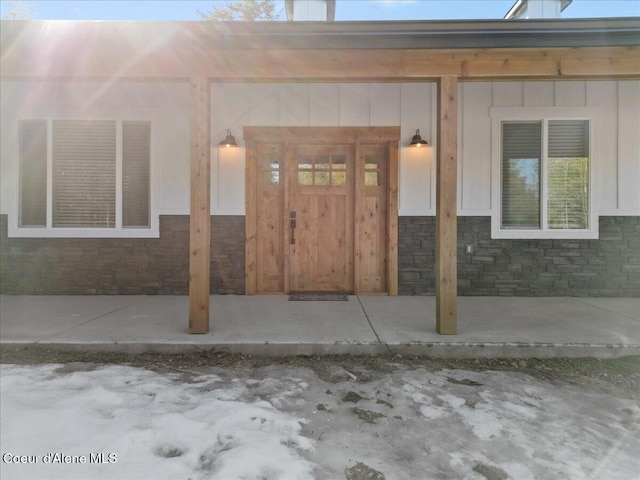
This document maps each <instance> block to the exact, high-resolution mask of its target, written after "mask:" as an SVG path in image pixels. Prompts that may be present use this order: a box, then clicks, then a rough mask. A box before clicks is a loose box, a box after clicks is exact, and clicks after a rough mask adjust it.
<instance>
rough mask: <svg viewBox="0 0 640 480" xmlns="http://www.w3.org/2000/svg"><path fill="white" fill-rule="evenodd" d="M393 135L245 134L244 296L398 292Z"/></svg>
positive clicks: (329, 131)
mask: <svg viewBox="0 0 640 480" xmlns="http://www.w3.org/2000/svg"><path fill="white" fill-rule="evenodd" d="M399 136H400V129H399V128H397V127H245V129H244V138H245V140H246V142H247V157H246V167H247V170H246V174H247V176H246V179H247V183H246V201H247V204H246V207H247V215H246V250H245V262H246V292H247V294H249V295H252V294H255V293H289V292H295V291H326V292H353V293H356V294H360V293H370V294H379V293H382V294H384V293H387V294H389V295H397V292H398V203H397V202H398V138H399Z"/></svg>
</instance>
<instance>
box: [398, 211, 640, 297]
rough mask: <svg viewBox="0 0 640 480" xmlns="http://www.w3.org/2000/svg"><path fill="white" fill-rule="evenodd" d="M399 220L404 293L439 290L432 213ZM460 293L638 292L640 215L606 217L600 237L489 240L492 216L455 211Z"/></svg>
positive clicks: (631, 294) (617, 294) (618, 294)
mask: <svg viewBox="0 0 640 480" xmlns="http://www.w3.org/2000/svg"><path fill="white" fill-rule="evenodd" d="M398 220H399V226H398V255H399V258H398V267H399V268H398V269H399V293H400V295H434V294H435V218H433V217H399V219H398ZM465 244H471V245H473V254H466V253H465V252H464V247H465ZM458 294H459V295H506V296H604V297H625V296H626V297H639V296H640V217H601V218H600V238H599V239H598V240H492V239H491V218H490V217H458Z"/></svg>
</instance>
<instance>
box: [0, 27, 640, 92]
mask: <svg viewBox="0 0 640 480" xmlns="http://www.w3.org/2000/svg"><path fill="white" fill-rule="evenodd" d="M0 35H1V36H0V45H1V50H2V63H1V65H0V66H1V68H0V74H1V76H2V78H3V79H11V78H34V79H44V78H46V79H123V80H161V79H164V80H172V81H176V80H178V81H179V80H186V79H188V78H190V77H192V76H194V75H195V76H203V77H208V78H209V79H211V80H213V81H223V80H239V81H291V80H295V81H401V80H402V81H412V80H415V81H418V80H429V79H437V78H439V77H442V76H455V77H459V78H460V80H490V79H527V78H530V79H562V78H565V79H575V78H600V77H602V78H605V77H606V78H640V18H631V19H606V20H603V19H592V20H579V21H576V20H571V21H566V20H561V21H491V22H486V21H481V22H476V21H471V22H469V21H466V22H334V23H325V22H323V23H315V22H311V23H292V22H287V23H285V22H277V23H276V22H274V23H265V22H257V23H242V22H236V23H216V22H70V21H3V22H2V28H1V29H0Z"/></svg>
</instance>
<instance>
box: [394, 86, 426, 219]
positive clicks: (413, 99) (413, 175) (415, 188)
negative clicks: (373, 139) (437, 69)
mask: <svg viewBox="0 0 640 480" xmlns="http://www.w3.org/2000/svg"><path fill="white" fill-rule="evenodd" d="M432 88H433V84H431V83H405V84H402V85H401V89H400V102H401V112H400V113H401V121H400V125H401V132H400V153H401V159H400V187H399V189H400V210H401V212H402V214H403V215H433V214H434V213H435V212H434V205H432V204H431V183H432V182H431V180H432V179H431V175H432V168H431V167H432V162H434V161H435V155H434V148H424V149H422V148H420V149H418V148H409V147H408V145H409V142H410V141H411V137H412V136H413V135H414V133H415V131H416V129H420V133H421V135H422V138H424V139H425V140H427V141H428V142H429V144H430V145H431V146H432V147H434V146H435V138H431V119H432V109H433V108H435V107H434V105H432V101H431V92H432Z"/></svg>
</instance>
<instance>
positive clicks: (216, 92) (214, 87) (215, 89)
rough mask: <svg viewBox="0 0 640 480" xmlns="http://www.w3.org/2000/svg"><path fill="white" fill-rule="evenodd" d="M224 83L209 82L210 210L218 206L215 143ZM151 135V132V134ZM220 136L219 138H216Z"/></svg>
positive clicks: (220, 127) (218, 172)
mask: <svg viewBox="0 0 640 480" xmlns="http://www.w3.org/2000/svg"><path fill="white" fill-rule="evenodd" d="M224 92H225V88H224V85H222V84H219V83H212V84H211V211H212V212H213V211H216V210H218V209H219V208H220V157H219V155H218V153H219V152H218V148H217V145H216V143H217V142H219V141H220V140H221V139H222V136H221V134H220V132H221V131H222V128H223V127H222V126H221V125H220V122H221V121H222V119H221V117H220V109H221V108H222V99H223V98H224V97H223V96H224ZM152 137H153V134H152ZM218 137H220V138H218Z"/></svg>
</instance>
